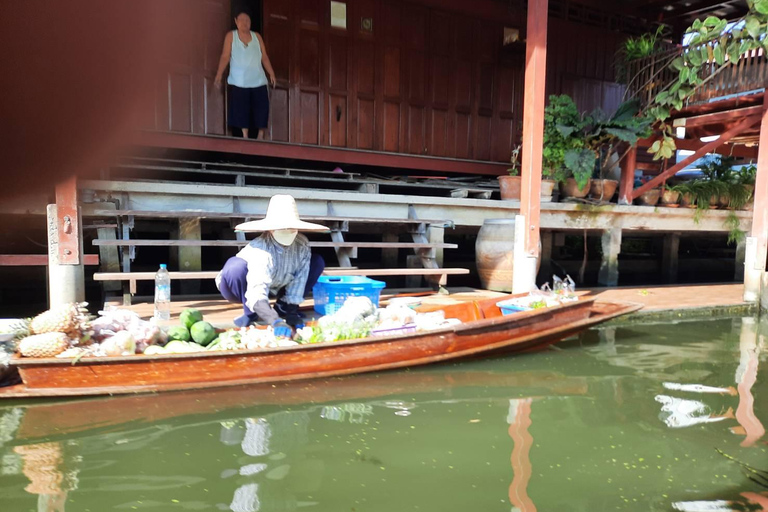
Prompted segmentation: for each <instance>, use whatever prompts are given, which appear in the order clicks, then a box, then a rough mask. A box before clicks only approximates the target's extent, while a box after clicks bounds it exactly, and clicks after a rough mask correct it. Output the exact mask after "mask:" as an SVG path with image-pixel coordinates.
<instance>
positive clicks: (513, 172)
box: [507, 144, 522, 176]
mask: <svg viewBox="0 0 768 512" xmlns="http://www.w3.org/2000/svg"><path fill="white" fill-rule="evenodd" d="M521 147H522V146H521V145H520V144H518V145H517V146H515V147H513V148H512V156H511V157H510V159H509V163H510V164H512V167H510V168H509V169H507V173H509V175H510V176H519V175H520V148H521Z"/></svg>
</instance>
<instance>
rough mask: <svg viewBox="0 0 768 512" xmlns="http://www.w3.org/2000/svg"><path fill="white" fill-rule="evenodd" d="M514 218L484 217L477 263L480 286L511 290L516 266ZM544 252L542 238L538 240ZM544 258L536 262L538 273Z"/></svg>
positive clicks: (477, 240)
mask: <svg viewBox="0 0 768 512" xmlns="http://www.w3.org/2000/svg"><path fill="white" fill-rule="evenodd" d="M514 252H515V219H485V221H483V225H482V226H481V227H480V230H479V231H478V232H477V239H476V241H475V263H476V264H477V275H478V277H479V278H480V286H481V287H482V288H483V289H485V290H494V291H499V292H511V291H512V277H513V275H514V266H515V254H514ZM539 253H541V241H539ZM540 266H541V258H537V261H536V273H537V274H538V272H539V268H540Z"/></svg>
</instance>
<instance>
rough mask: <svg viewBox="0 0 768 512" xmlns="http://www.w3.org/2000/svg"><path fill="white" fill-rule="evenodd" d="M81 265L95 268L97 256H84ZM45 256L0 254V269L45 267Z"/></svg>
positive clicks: (97, 260)
mask: <svg viewBox="0 0 768 512" xmlns="http://www.w3.org/2000/svg"><path fill="white" fill-rule="evenodd" d="M83 263H84V264H85V265H91V266H95V265H98V264H99V255H98V254H84V255H83ZM46 266H48V255H47V254H0V267H46Z"/></svg>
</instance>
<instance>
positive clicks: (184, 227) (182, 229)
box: [179, 217, 203, 295]
mask: <svg viewBox="0 0 768 512" xmlns="http://www.w3.org/2000/svg"><path fill="white" fill-rule="evenodd" d="M201 238H202V233H201V229H200V217H190V218H184V219H179V240H200V239H201ZM202 269H203V267H202V247H201V246H199V245H198V246H194V247H192V246H189V247H179V271H181V272H190V271H195V272H199V271H200V270H202ZM180 290H181V294H182V295H197V294H199V293H200V281H198V280H182V281H181V285H180Z"/></svg>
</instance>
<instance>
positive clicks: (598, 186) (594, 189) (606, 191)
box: [589, 180, 619, 201]
mask: <svg viewBox="0 0 768 512" xmlns="http://www.w3.org/2000/svg"><path fill="white" fill-rule="evenodd" d="M618 186H619V182H618V181H616V180H592V185H591V186H590V187H589V197H590V198H591V199H597V200H599V201H610V200H611V198H612V197H613V194H615V193H616V187H618Z"/></svg>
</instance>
